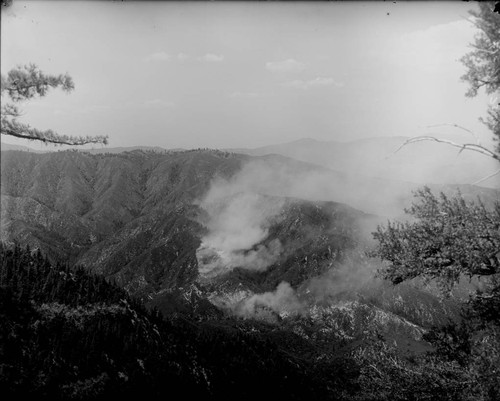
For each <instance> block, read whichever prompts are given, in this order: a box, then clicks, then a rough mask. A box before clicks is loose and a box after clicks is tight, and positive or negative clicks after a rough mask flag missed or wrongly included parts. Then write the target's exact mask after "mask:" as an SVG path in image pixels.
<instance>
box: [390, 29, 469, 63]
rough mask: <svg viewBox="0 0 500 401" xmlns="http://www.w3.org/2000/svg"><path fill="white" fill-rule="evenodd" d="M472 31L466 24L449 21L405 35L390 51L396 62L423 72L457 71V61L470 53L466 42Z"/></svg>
mask: <svg viewBox="0 0 500 401" xmlns="http://www.w3.org/2000/svg"><path fill="white" fill-rule="evenodd" d="M474 33H475V28H474V26H473V25H472V24H471V23H470V22H468V21H466V20H460V21H453V22H449V23H447V24H440V25H435V26H432V27H430V28H427V29H424V30H419V31H414V32H410V33H405V34H403V35H402V36H401V37H399V39H398V41H397V42H396V43H395V47H393V48H392V49H390V50H391V53H392V54H393V55H394V56H393V58H395V60H396V62H397V63H398V64H399V65H401V66H403V67H409V68H412V69H418V70H422V71H424V72H449V71H450V69H451V70H454V69H461V68H462V66H461V64H460V63H458V62H457V60H458V59H459V58H460V57H462V56H463V55H464V54H466V53H467V52H468V51H470V48H468V43H470V42H471V41H472V40H473V38H474Z"/></svg>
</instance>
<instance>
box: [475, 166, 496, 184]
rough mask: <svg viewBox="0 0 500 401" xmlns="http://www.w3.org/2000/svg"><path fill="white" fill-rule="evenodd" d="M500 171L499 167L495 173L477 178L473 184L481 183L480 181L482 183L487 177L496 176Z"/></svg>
mask: <svg viewBox="0 0 500 401" xmlns="http://www.w3.org/2000/svg"><path fill="white" fill-rule="evenodd" d="M499 173H500V169H498V170H497V171H495V172H494V173H493V174H490V175H488V176H487V177H484V178H481V179H480V180H477V181H476V182H473V183H472V185H477V184H479V183H481V182H483V181H486V180H487V179H489V178H491V177H494V176H496V175H497V174H499Z"/></svg>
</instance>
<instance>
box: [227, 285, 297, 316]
mask: <svg viewBox="0 0 500 401" xmlns="http://www.w3.org/2000/svg"><path fill="white" fill-rule="evenodd" d="M303 307H304V305H303V303H302V302H301V301H300V300H299V298H298V297H297V293H296V291H295V290H294V289H293V288H292V287H291V286H290V284H288V283H287V282H285V281H283V282H281V283H280V284H279V285H278V287H277V288H276V289H275V290H274V291H272V292H265V293H263V294H253V295H252V296H250V297H248V298H246V299H244V300H243V301H241V302H240V303H239V304H238V305H236V306H235V309H234V311H235V313H236V314H237V315H240V316H244V317H253V316H255V315H256V314H258V311H259V309H262V308H267V309H270V310H272V311H273V312H275V313H277V314H280V315H281V314H291V313H299V312H300V311H301V309H302V308H303Z"/></svg>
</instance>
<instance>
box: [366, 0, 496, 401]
mask: <svg viewBox="0 0 500 401" xmlns="http://www.w3.org/2000/svg"><path fill="white" fill-rule="evenodd" d="M470 14H471V16H472V22H473V23H474V24H475V26H476V27H477V28H478V30H479V31H478V34H477V35H476V37H475V42H474V44H472V47H473V50H472V51H471V52H470V53H468V54H467V55H465V56H464V57H463V58H462V62H463V63H464V65H465V66H466V67H467V72H466V74H465V75H463V77H462V79H463V80H464V81H466V82H468V83H469V84H470V89H469V90H468V92H467V93H466V96H476V95H477V93H478V91H479V90H480V89H481V88H484V89H485V91H486V93H487V94H498V92H499V90H500V15H498V14H495V12H494V11H493V5H492V3H479V11H478V12H477V11H471V12H470ZM495 102H498V100H496V101H495ZM482 121H483V122H484V123H485V124H486V126H487V127H488V128H489V129H490V130H491V131H492V133H493V136H494V138H495V139H496V140H497V141H498V140H500V109H499V107H498V105H496V106H491V107H490V108H489V110H488V118H487V119H485V120H482ZM455 126H456V125H455ZM420 140H435V141H437V142H445V143H448V144H449V145H451V146H456V147H459V148H461V151H462V150H471V151H476V152H479V153H482V154H484V155H486V156H488V157H492V158H493V159H495V160H497V161H499V162H500V144H499V145H498V146H496V148H495V149H493V150H492V149H487V148H485V147H483V146H481V145H479V144H478V143H476V144H457V143H454V142H451V141H446V140H440V139H437V138H434V137H416V138H412V139H410V140H409V141H407V142H406V143H405V144H403V146H405V145H407V144H409V143H412V142H417V141H420ZM498 173H500V169H499V170H498V171H497V172H496V173H494V174H498ZM494 174H493V175H494ZM491 176H492V175H490V176H489V177H491ZM489 177H487V178H489ZM416 198H417V200H416V202H414V203H413V204H412V206H411V207H410V208H409V209H407V210H406V212H407V213H408V214H409V215H410V216H411V220H410V221H407V222H404V223H402V222H392V223H391V222H389V223H388V224H387V227H383V226H379V227H377V231H376V232H375V233H373V236H374V238H375V239H376V240H377V245H376V246H375V248H374V250H373V251H372V252H371V254H372V256H378V257H380V258H382V259H384V260H385V261H387V262H388V264H387V265H386V266H385V267H384V268H382V269H381V270H380V274H381V275H382V277H384V278H386V279H388V280H390V281H392V282H393V283H394V284H398V283H401V282H403V281H405V280H409V279H412V278H416V277H422V278H425V279H429V280H431V279H434V280H437V281H438V283H439V284H440V285H441V288H442V289H443V290H444V291H446V292H448V291H449V290H450V289H451V288H452V287H453V286H454V285H455V284H456V283H457V282H458V281H459V279H460V278H461V277H463V276H468V277H477V278H482V279H483V280H482V281H483V288H482V290H481V291H478V292H476V293H475V294H474V295H473V296H471V299H470V300H469V302H468V303H467V304H466V305H464V308H463V316H462V317H463V320H462V322H460V323H459V324H458V323H456V322H455V323H451V324H449V325H447V326H445V327H441V328H435V329H434V330H433V331H431V332H430V333H428V336H427V340H428V341H430V342H431V343H433V344H434V345H435V348H436V353H435V354H436V356H437V357H439V358H440V359H441V360H451V361H454V362H457V363H459V365H460V366H463V368H464V369H466V371H467V372H468V373H467V376H468V377H470V378H471V380H470V382H471V385H472V386H473V388H472V389H473V393H474V394H475V395H474V397H475V398H474V399H478V400H498V399H499V397H500V375H499V374H498V367H499V366H500V321H499V320H498V316H499V315H500V200H497V202H496V204H495V205H494V207H492V208H486V207H485V206H484V205H483V204H482V203H481V202H476V203H473V202H466V201H465V200H464V199H463V198H462V196H461V195H460V194H458V195H457V196H455V197H453V198H448V197H446V196H445V195H444V194H441V195H440V196H439V197H436V196H435V195H433V194H432V193H431V191H430V190H429V188H424V189H421V190H419V191H417V193H416Z"/></svg>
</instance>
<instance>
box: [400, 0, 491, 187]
mask: <svg viewBox="0 0 500 401" xmlns="http://www.w3.org/2000/svg"><path fill="white" fill-rule="evenodd" d="M478 6H479V11H475V10H471V11H469V14H470V15H471V18H470V19H469V21H470V22H471V23H472V24H474V26H475V27H476V28H477V29H478V31H477V34H476V36H475V40H474V43H472V44H470V46H471V47H472V49H473V50H472V51H471V52H469V53H467V54H466V55H465V56H463V57H462V59H461V62H462V63H463V64H464V66H465V67H466V68H467V72H466V73H465V74H464V75H463V76H462V77H461V80H462V81H464V82H466V83H468V84H469V85H470V87H469V89H468V91H467V92H466V94H465V95H466V96H467V97H474V96H477V94H478V93H479V90H480V89H481V88H484V90H485V92H486V94H488V95H493V97H492V99H491V102H490V103H491V105H490V106H489V107H488V110H487V114H488V115H487V117H486V118H482V117H481V118H480V119H479V120H480V121H481V122H483V123H484V124H485V125H486V126H487V127H488V129H489V130H490V131H491V132H492V133H493V138H494V139H495V141H497V142H498V144H497V146H496V148H495V149H488V148H486V147H484V146H482V145H481V144H480V143H479V140H478V139H477V138H476V135H475V134H474V132H472V131H470V130H468V129H466V128H464V127H461V126H459V125H457V124H439V125H451V126H454V127H456V128H460V129H462V130H465V131H467V132H468V133H470V134H471V135H472V136H474V138H475V140H476V141H475V143H457V142H454V141H450V140H446V139H440V138H437V137H435V136H431V135H423V136H417V137H413V138H410V139H408V140H407V141H406V142H404V143H403V144H402V145H401V146H400V147H399V148H398V149H397V150H396V152H398V151H399V150H400V149H401V148H403V147H405V146H406V145H409V144H411V143H415V142H419V141H435V142H441V143H446V144H448V145H450V146H454V147H457V148H459V149H460V152H462V151H464V150H469V151H473V152H478V153H481V154H483V155H486V156H488V157H491V158H493V159H495V160H497V161H498V162H500V103H499V100H500V99H499V95H500V93H499V90H500V14H499V13H498V12H495V9H494V8H495V5H494V3H492V2H483V3H479V4H478ZM497 174H500V169H498V170H497V171H496V172H494V173H493V174H491V175H489V176H487V177H484V178H483V179H481V180H479V181H477V182H475V183H474V184H477V183H479V182H482V181H484V180H486V179H489V178H491V177H493V176H495V175H497Z"/></svg>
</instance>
